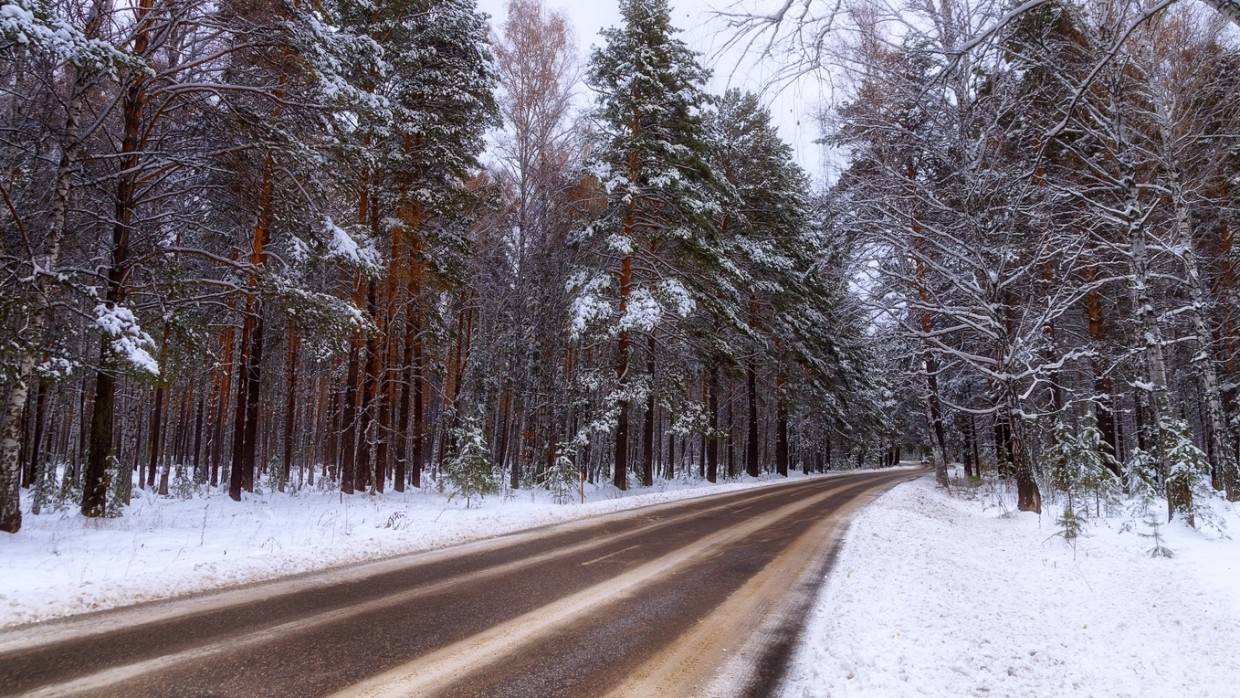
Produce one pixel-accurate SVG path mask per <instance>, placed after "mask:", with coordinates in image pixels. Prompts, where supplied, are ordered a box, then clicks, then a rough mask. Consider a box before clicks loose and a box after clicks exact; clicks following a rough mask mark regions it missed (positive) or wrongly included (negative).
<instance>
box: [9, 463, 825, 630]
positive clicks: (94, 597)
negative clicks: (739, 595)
mask: <svg viewBox="0 0 1240 698" xmlns="http://www.w3.org/2000/svg"><path fill="white" fill-rule="evenodd" d="M800 477H802V475H801V474H800V473H792V474H791V475H790V479H793V478H800ZM776 480H779V481H782V480H783V478H775V477H774V476H771V475H764V476H763V477H761V478H758V479H746V481H743V482H734V483H725V484H718V485H710V484H709V483H707V482H705V481H704V480H697V479H685V480H676V481H666V480H660V481H658V482H657V483H656V484H655V485H654V486H653V487H648V488H633V489H630V490H628V491H625V492H622V491H620V490H617V489H615V488H614V487H612V486H611V485H610V484H608V485H602V486H598V485H591V484H587V485H586V486H585V496H586V502H585V503H584V504H582V503H580V502H579V501H578V499H577V497H578V492H577V490H576V488H573V490H572V491H571V492H570V493H569V495H570V498H571V501H568V502H556V501H555V498H554V497H553V496H552V495H551V494H550V493H549V492H548V491H547V490H546V489H543V488H537V487H535V488H531V489H522V490H517V491H515V492H513V493H511V494H509V495H503V494H497V495H491V496H488V497H486V498H485V499H483V500H482V501H481V502H479V501H477V500H475V501H474V502H473V505H472V506H470V507H467V506H466V502H465V500H464V499H463V498H455V499H452V500H451V501H449V498H448V496H447V494H444V493H442V492H437V491H436V488H435V487H434V485H433V483H432V484H430V485H428V486H427V487H426V488H424V489H422V490H416V491H413V490H411V491H406V492H404V493H398V492H390V491H389V492H386V493H383V494H380V495H368V494H356V495H352V496H347V497H346V496H341V494H340V493H339V492H338V491H334V490H332V491H316V490H311V489H304V490H302V491H301V492H299V493H297V494H292V493H287V494H285V493H277V492H268V493H266V494H248V493H247V494H246V495H244V499H243V500H242V501H241V502H233V501H230V500H229V499H228V497H227V495H226V494H224V493H222V492H218V491H216V492H213V493H211V494H210V495H203V494H201V493H199V494H197V495H195V496H193V497H191V498H175V497H157V496H154V495H153V494H151V493H150V492H149V491H143V490H137V489H135V490H134V493H133V502H132V503H131V504H130V505H129V507H127V508H126V510H125V513H124V515H123V516H121V517H118V518H104V519H87V518H85V517H83V516H82V515H81V514H80V513H78V511H77V510H76V508H72V507H69V508H66V509H62V510H60V511H53V512H47V511H45V512H44V513H42V514H39V515H32V514H30V513H29V511H30V501H29V496H28V493H26V492H23V507H22V508H23V513H24V520H23V523H24V525H23V527H22V532H21V535H20V536H6V537H5V538H4V540H3V541H0V628H2V627H5V626H12V625H18V624H24V623H30V622H35V621H39V620H46V619H50V618H55V617H60V616H66V615H72V614H78V613H85V612H90V611H98V610H102V609H107V608H113V607H117V606H125V605H129V604H134V603H139V602H143V601H152V600H157V599H164V598H171V597H175V596H183V595H185V594H190V593H195V592H202V591H209V590H214V589H220V588H225V587H229V586H234V585H238V584H244V583H249V582H256V581H263V580H268V579H274V578H277V577H282V576H286V575H290V574H297V573H301V572H308V571H313V570H319V569H324V568H328V567H334V566H339V565H347V564H352V563H357V562H363V561H368V560H374V559H379V558H383V557H389V556H393V555H400V554H404V553H411V552H418V551H422V550H429V549H433V548H440V547H444V546H448V545H453V544H457V543H464V542H468V541H472V540H477V539H480V538H486V537H489V536H495V535H500V534H504V533H511V532H514V531H519V530H522V529H527V528H533V527H535V526H542V525H547V524H554V523H560V522H563V521H568V520H571V519H577V518H581V517H584V516H590V515H596V514H604V513H609V512H614V511H620V510H623V509H632V508H635V507H640V506H646V505H650V504H659V503H662V502H670V501H673V500H678V499H686V498H690V497H697V496H702V495H707V494H719V493H723V492H729V491H734V490H739V489H745V488H748V487H755V486H760V485H767V484H771V483H772V482H775V481H776Z"/></svg>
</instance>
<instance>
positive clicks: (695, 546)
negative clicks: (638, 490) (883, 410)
mask: <svg viewBox="0 0 1240 698" xmlns="http://www.w3.org/2000/svg"><path fill="white" fill-rule="evenodd" d="M920 474H921V471H916V470H898V471H886V472H869V473H853V474H842V475H835V476H828V477H816V478H810V479H806V480H799V481H796V482H792V483H786V484H779V485H773V486H769V487H758V488H754V489H750V490H744V491H741V492H733V493H727V494H720V495H710V496H705V497H699V498H695V499H691V500H686V501H681V502H673V503H670V504H663V505H657V506H653V507H644V508H641V509H635V510H630V511H627V512H619V513H616V514H609V515H606V516H601V517H595V518H590V519H582V520H580V521H575V522H570V523H568V524H561V525H556V526H551V527H546V528H540V529H534V530H531V531H526V532H523V533H517V534H512V535H508V536H501V537H497V538H493V539H488V540H485V541H480V542H478V543H472V544H467V545H462V546H456V547H453V548H445V549H443V550H437V551H431V552H427V553H420V554H414V555H407V556H402V557H399V558H392V559H389V560H383V561H379V562H376V563H370V564H367V565H359V566H355V567H353V568H349V569H341V570H332V571H328V572H322V573H317V574H308V575H302V576H299V577H296V578H291V579H288V580H282V581H276V582H268V583H264V584H257V585H253V586H250V587H245V588H241V589H236V590H230V591H226V592H218V593H215V594H208V595H203V596H199V597H191V598H187V599H180V600H175V601H170V602H162V603H153V604H144V605H141V606H134V607H131V608H127V609H120V610H117V611H110V612H103V613H98V614H91V615H89V616H80V617H77V618H72V619H67V620H64V621H59V622H53V623H45V624H40V625H35V626H29V627H27V628H21V629H16V630H10V631H6V632H4V633H3V634H2V635H0V695H29V696H64V695H92V696H246V697H249V696H324V695H339V696H537V697H539V698H543V697H551V696H574V697H576V696H606V695H611V696H655V695H658V696H679V695H692V696H700V695H755V696H757V695H765V694H768V693H769V691H770V690H771V688H772V687H773V686H774V684H775V683H777V682H778V680H779V678H780V675H781V673H782V670H783V666H784V662H785V660H786V658H787V653H788V650H789V649H790V647H791V646H792V643H793V641H794V640H795V637H796V634H797V631H798V630H799V628H800V622H801V619H802V618H803V617H804V614H805V611H806V609H807V607H808V604H809V603H810V601H811V600H812V598H813V593H814V591H815V589H816V588H817V586H818V583H819V582H820V580H821V579H822V575H823V572H824V571H825V569H826V568H827V566H828V565H829V564H830V562H831V559H832V556H833V554H834V550H835V548H836V545H837V543H838V539H839V536H840V534H841V533H842V531H843V529H844V527H845V526H846V525H847V522H848V519H849V517H850V515H851V513H852V512H853V511H855V510H856V509H857V508H858V507H860V506H863V505H864V504H865V503H866V502H868V501H869V500H870V499H872V498H873V497H874V496H876V495H877V494H878V493H880V492H881V491H883V490H885V489H887V488H889V487H891V486H892V485H894V484H896V483H898V482H901V481H903V480H907V479H910V478H912V477H916V476H919V475H920Z"/></svg>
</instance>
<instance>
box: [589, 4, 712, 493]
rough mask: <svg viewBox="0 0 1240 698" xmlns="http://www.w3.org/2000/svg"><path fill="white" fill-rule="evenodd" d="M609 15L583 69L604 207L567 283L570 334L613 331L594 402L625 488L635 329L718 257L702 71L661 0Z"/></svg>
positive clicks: (649, 322) (657, 321) (672, 306)
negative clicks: (609, 358)
mask: <svg viewBox="0 0 1240 698" xmlns="http://www.w3.org/2000/svg"><path fill="white" fill-rule="evenodd" d="M620 14H621V18H622V21H623V25H622V26H621V27H619V28H611V29H606V30H604V31H603V32H602V38H603V41H604V46H603V47H602V48H600V49H597V50H596V51H595V53H594V55H593V56H592V57H591V60H590V67H589V75H588V82H589V84H590V86H591V87H592V88H593V89H594V90H595V91H596V92H597V93H598V94H599V106H598V109H597V111H596V113H595V121H596V127H597V129H598V134H597V135H598V141H599V146H598V152H597V153H596V155H595V157H594V159H593V162H592V165H591V170H592V171H593V172H594V174H595V176H597V177H598V179H599V180H600V181H601V184H602V186H603V189H604V191H605V192H606V196H607V208H606V211H605V213H604V214H603V216H602V217H601V219H600V220H598V221H596V222H595V223H593V224H592V225H591V226H590V227H589V228H588V229H587V230H585V231H584V232H583V234H582V236H581V237H582V240H583V244H586V245H588V246H589V249H590V251H591V254H592V256H593V259H592V262H593V263H592V264H591V265H590V266H589V267H588V268H586V269H582V270H580V271H579V272H578V273H577V274H576V275H575V276H574V278H573V279H572V281H571V285H572V288H573V290H574V292H575V293H576V298H575V299H574V301H573V318H572V329H573V331H574V334H576V335H578V336H580V335H581V334H583V333H584V332H586V331H587V330H598V329H599V328H600V327H602V329H601V333H602V334H603V335H605V336H607V337H609V338H611V339H613V340H614V341H615V354H614V364H613V365H614V369H613V371H612V375H611V380H610V383H611V385H610V387H609V389H608V390H607V393H606V397H605V403H606V405H607V408H606V409H605V410H604V412H605V413H607V414H608V415H609V419H608V421H609V422H611V423H612V424H614V436H615V440H614V452H613V453H614V458H613V465H612V467H613V482H614V484H615V485H616V487H618V488H620V489H626V488H627V487H628V474H627V473H628V465H629V451H628V446H629V408H630V405H631V404H632V403H634V402H636V401H639V400H640V398H642V397H644V391H645V390H646V389H647V388H645V387H644V386H643V385H642V384H641V382H640V381H636V380H634V378H633V376H632V375H631V365H630V364H631V355H632V353H633V350H632V347H633V343H634V335H635V334H645V335H647V336H649V337H651V341H653V337H654V334H655V331H656V329H657V328H658V327H659V326H660V325H661V324H663V323H665V322H668V321H669V320H670V319H671V318H672V317H680V318H685V317H688V316H689V315H690V314H691V313H694V311H695V310H696V309H697V308H698V306H699V305H700V304H702V305H704V304H708V303H711V299H712V298H715V297H717V296H718V295H720V294H719V291H720V289H718V288H711V286H710V285H709V283H708V282H709V281H711V280H713V279H711V277H712V275H711V274H710V271H711V270H712V269H717V268H719V266H720V265H721V259H722V251H721V250H720V249H719V245H718V240H717V237H718V236H717V231H716V228H715V226H716V221H717V219H718V216H719V214H720V213H721V211H722V206H721V204H720V198H721V192H722V187H721V185H720V180H719V178H718V177H717V176H716V175H715V173H714V171H713V170H712V168H711V167H710V164H709V163H708V160H707V156H708V150H709V149H708V146H707V142H706V140H705V132H704V129H703V126H702V115H701V110H702V108H703V106H704V105H705V103H706V95H705V94H704V92H703V91H702V86H703V84H704V82H705V80H706V78H707V71H706V70H705V69H704V68H702V67H701V65H699V63H698V60H697V56H696V55H694V53H693V52H692V51H690V50H689V48H688V47H687V46H686V45H685V44H684V42H683V41H681V40H680V39H679V38H677V36H676V34H677V30H676V29H674V28H673V27H672V26H671V19H670V10H669V5H668V2H667V0H625V1H624V2H623V3H622V4H621V7H620ZM723 291H724V292H723V294H722V296H723V298H725V299H726V298H728V297H729V296H731V295H734V292H731V293H730V292H729V291H728V289H723Z"/></svg>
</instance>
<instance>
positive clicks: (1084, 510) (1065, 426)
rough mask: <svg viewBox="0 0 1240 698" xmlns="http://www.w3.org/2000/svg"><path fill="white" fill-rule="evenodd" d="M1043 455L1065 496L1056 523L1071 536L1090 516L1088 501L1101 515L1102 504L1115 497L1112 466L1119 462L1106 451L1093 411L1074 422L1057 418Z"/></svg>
mask: <svg viewBox="0 0 1240 698" xmlns="http://www.w3.org/2000/svg"><path fill="white" fill-rule="evenodd" d="M1042 458H1043V462H1044V464H1045V466H1046V469H1047V470H1048V471H1049V472H1050V474H1051V484H1052V485H1053V486H1054V487H1055V489H1057V490H1059V491H1060V492H1062V493H1064V496H1065V498H1066V502H1065V504H1064V508H1063V513H1062V514H1061V516H1060V517H1059V521H1058V523H1059V524H1060V526H1062V527H1063V537H1064V538H1065V539H1066V540H1073V539H1075V538H1076V537H1077V536H1078V535H1080V532H1081V529H1082V528H1083V526H1084V521H1085V520H1086V519H1088V518H1089V517H1090V515H1091V504H1092V510H1093V511H1092V514H1093V515H1095V516H1102V513H1103V508H1104V507H1107V508H1110V507H1111V506H1112V505H1113V504H1114V503H1115V502H1116V501H1117V500H1118V497H1119V490H1120V487H1119V482H1118V481H1117V479H1116V477H1115V474H1114V470H1118V469H1119V462H1118V461H1116V460H1115V457H1114V456H1113V455H1111V453H1110V452H1109V446H1107V444H1106V441H1105V440H1104V439H1103V437H1102V432H1101V431H1099V430H1098V426H1097V422H1096V421H1095V420H1094V417H1093V415H1092V414H1091V415H1087V416H1086V417H1084V418H1083V419H1082V420H1081V422H1080V424H1079V425H1076V426H1074V425H1072V424H1071V423H1070V422H1068V421H1066V420H1064V419H1060V420H1059V421H1057V422H1056V423H1055V427H1054V439H1053V441H1052V444H1051V445H1050V447H1049V448H1047V449H1046V450H1045V451H1044V452H1043V454H1042ZM1113 469H1114V470H1113Z"/></svg>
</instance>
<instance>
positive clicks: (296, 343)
mask: <svg viewBox="0 0 1240 698" xmlns="http://www.w3.org/2000/svg"><path fill="white" fill-rule="evenodd" d="M287 342H288V344H287V346H286V348H285V360H284V392H285V395H284V398H285V402H284V457H283V458H281V461H282V463H281V465H280V468H281V471H280V482H279V488H280V491H281V492H283V491H284V486H285V485H286V484H287V483H288V478H289V473H290V472H291V469H292V464H293V429H294V427H295V426H296V423H297V402H298V401H297V354H298V351H299V350H300V349H301V335H299V334H298V332H297V323H296V321H294V320H293V318H292V317H291V316H290V317H289V319H288V338H287Z"/></svg>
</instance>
